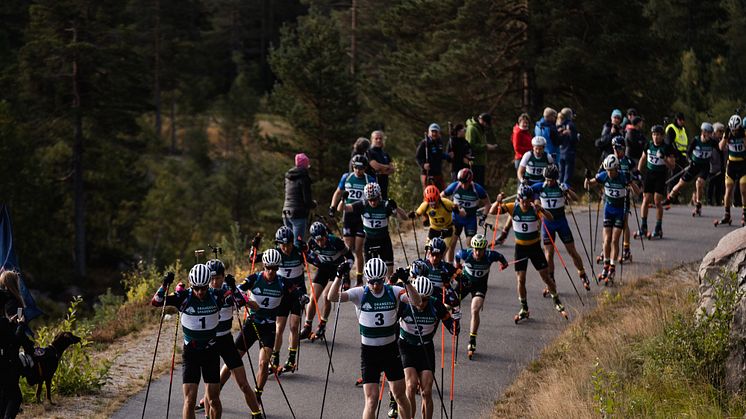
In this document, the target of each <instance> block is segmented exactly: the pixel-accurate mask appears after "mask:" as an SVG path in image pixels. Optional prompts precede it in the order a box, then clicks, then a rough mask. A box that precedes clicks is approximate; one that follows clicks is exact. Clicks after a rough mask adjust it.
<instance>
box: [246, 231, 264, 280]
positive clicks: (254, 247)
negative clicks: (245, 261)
mask: <svg viewBox="0 0 746 419" xmlns="http://www.w3.org/2000/svg"><path fill="white" fill-rule="evenodd" d="M261 238H262V236H261V234H259V233H256V236H254V238H253V239H252V240H251V249H252V250H253V251H254V252H253V254H252V255H251V272H249V273H252V274H253V273H254V264H255V263H256V254H257V252H259V249H257V248H256V246H255V245H254V243H256V242H258V241H259V240H261Z"/></svg>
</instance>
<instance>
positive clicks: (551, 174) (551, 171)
mask: <svg viewBox="0 0 746 419" xmlns="http://www.w3.org/2000/svg"><path fill="white" fill-rule="evenodd" d="M542 174H543V175H544V178H546V179H554V180H557V179H559V168H557V165H556V164H550V165H549V166H547V167H545V168H544V172H543V173H542Z"/></svg>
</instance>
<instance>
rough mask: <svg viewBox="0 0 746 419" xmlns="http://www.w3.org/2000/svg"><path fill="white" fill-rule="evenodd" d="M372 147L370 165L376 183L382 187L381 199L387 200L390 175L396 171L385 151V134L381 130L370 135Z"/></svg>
mask: <svg viewBox="0 0 746 419" xmlns="http://www.w3.org/2000/svg"><path fill="white" fill-rule="evenodd" d="M370 144H371V147H370V149H368V164H369V165H370V168H371V170H372V171H373V174H374V176H375V177H376V183H378V185H379V186H380V187H381V197H382V198H383V200H384V201H385V200H387V199H388V196H389V175H391V174H393V173H394V171H395V170H396V169H395V168H394V165H393V164H392V163H391V156H389V153H387V152H385V151H384V150H383V146H384V134H383V131H381V130H376V131H373V132H372V133H370Z"/></svg>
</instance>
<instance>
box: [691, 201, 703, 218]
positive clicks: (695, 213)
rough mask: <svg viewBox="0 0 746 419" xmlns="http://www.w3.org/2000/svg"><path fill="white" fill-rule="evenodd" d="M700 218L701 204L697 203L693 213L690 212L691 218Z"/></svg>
mask: <svg viewBox="0 0 746 419" xmlns="http://www.w3.org/2000/svg"><path fill="white" fill-rule="evenodd" d="M701 216H702V204H701V203H699V202H697V204H696V206H695V208H694V211H692V217H701Z"/></svg>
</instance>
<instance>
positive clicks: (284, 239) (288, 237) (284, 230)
mask: <svg viewBox="0 0 746 419" xmlns="http://www.w3.org/2000/svg"><path fill="white" fill-rule="evenodd" d="M294 241H295V240H294V239H293V230H291V229H290V227H288V226H282V227H280V228H278V229H277V232H276V233H275V243H277V244H292V243H293V242H294Z"/></svg>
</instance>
